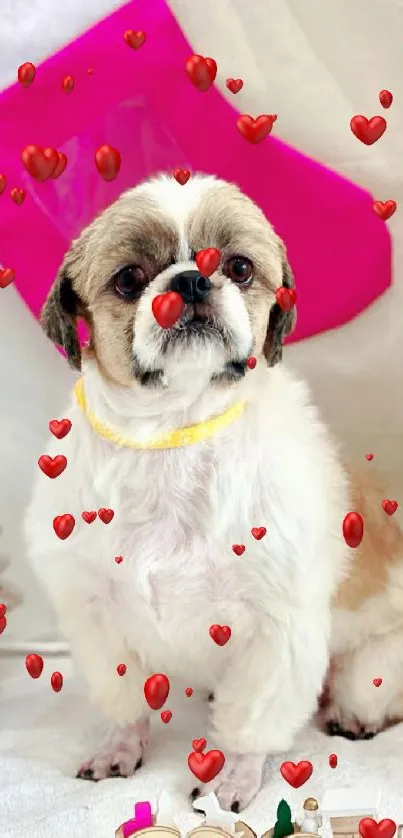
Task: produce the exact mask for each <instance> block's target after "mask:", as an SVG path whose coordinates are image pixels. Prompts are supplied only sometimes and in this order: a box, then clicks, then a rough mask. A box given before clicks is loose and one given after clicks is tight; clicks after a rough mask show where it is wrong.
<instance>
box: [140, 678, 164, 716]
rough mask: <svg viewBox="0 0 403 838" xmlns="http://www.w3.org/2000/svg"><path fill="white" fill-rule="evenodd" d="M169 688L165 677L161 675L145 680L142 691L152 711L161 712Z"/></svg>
mask: <svg viewBox="0 0 403 838" xmlns="http://www.w3.org/2000/svg"><path fill="white" fill-rule="evenodd" d="M170 686H171V685H170V683H169V680H168V678H167V676H166V675H163V674H161V673H157V674H156V675H150V677H149V678H147V681H145V683H144V687H143V689H144V695H145V697H146V702H147V704H148V705H149V707H151V708H152V710H161V707H162V706H163V705H164V704H165V702H166V700H167V698H168V695H169V690H170Z"/></svg>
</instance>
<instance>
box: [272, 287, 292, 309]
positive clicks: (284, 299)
mask: <svg viewBox="0 0 403 838" xmlns="http://www.w3.org/2000/svg"><path fill="white" fill-rule="evenodd" d="M276 302H277V304H278V305H279V306H280V308H281V311H291V310H292V309H293V308H294V306H295V303H296V302H297V294H296V291H295V289H294V288H284V286H283V285H282V286H281V288H277V291H276Z"/></svg>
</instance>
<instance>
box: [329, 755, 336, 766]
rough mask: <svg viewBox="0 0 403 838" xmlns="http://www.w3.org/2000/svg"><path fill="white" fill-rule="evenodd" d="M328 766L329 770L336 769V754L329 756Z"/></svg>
mask: <svg viewBox="0 0 403 838" xmlns="http://www.w3.org/2000/svg"><path fill="white" fill-rule="evenodd" d="M329 765H330V768H337V754H330V756H329Z"/></svg>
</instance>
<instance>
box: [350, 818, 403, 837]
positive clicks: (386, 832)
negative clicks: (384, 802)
mask: <svg viewBox="0 0 403 838" xmlns="http://www.w3.org/2000/svg"><path fill="white" fill-rule="evenodd" d="M358 831H359V833H360V835H361V838H393V836H394V834H395V832H396V824H395V822H394V821H392V820H390V818H384V819H383V820H382V821H379V823H377V822H376V821H374V819H373V818H362V819H361V820H360V822H359V824H358Z"/></svg>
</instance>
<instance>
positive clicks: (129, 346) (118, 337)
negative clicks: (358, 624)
mask: <svg viewBox="0 0 403 838" xmlns="http://www.w3.org/2000/svg"><path fill="white" fill-rule="evenodd" d="M211 247H213V248H218V249H219V251H220V253H221V261H220V265H219V267H218V269H217V270H216V271H215V272H214V273H213V274H212V275H211V276H210V278H209V279H208V278H207V279H206V277H204V276H202V275H201V274H200V273H199V272H198V271H197V269H196V263H195V253H196V252H197V251H200V250H201V249H206V248H211ZM292 284H293V281H292V274H291V271H290V268H289V265H288V264H287V260H286V256H285V250H284V246H283V244H282V242H281V241H280V239H279V238H278V237H277V235H276V234H275V233H274V231H273V229H272V227H271V226H270V224H269V223H268V221H267V220H266V218H265V217H264V215H263V213H262V212H261V211H260V209H259V208H258V207H257V206H256V205H255V204H254V203H253V202H252V201H250V200H249V199H248V198H247V197H245V196H244V195H243V194H242V193H241V192H240V191H239V190H238V189H237V188H236V187H235V186H233V185H230V184H227V183H225V182H222V181H219V180H216V179H214V178H213V177H205V176H193V177H192V179H191V180H190V181H189V182H188V184H186V185H185V186H179V185H178V184H177V183H176V181H175V180H174V179H172V178H170V177H167V176H160V177H158V178H155V179H153V180H151V181H149V182H146V183H143V184H141V185H140V186H138V187H137V188H135V189H132V190H130V191H128V192H126V193H125V194H123V195H122V196H121V197H120V198H119V200H118V201H116V203H114V204H113V205H112V206H110V207H109V208H108V209H106V210H105V212H104V213H102V215H101V216H100V217H98V218H97V219H96V220H95V221H94V222H93V223H92V224H91V225H90V226H89V227H88V228H87V229H86V230H84V232H83V233H82V235H81V236H80V237H79V239H78V240H77V241H75V242H74V244H73V246H72V249H71V250H70V252H69V253H68V254H67V256H66V258H65V261H64V263H63V265H62V268H61V270H60V273H59V276H58V278H57V280H56V282H55V284H54V286H53V288H52V290H51V292H50V295H49V297H48V300H47V302H46V304H45V307H44V312H43V318H42V319H43V325H44V327H45V330H46V331H47V333H48V335H49V336H50V337H51V338H52V340H53V341H54V342H55V343H58V344H61V345H62V346H63V347H64V348H65V350H66V353H67V355H68V357H69V360H70V362H71V363H72V364H73V365H74V366H75V367H76V368H81V371H82V377H83V378H82V388H81V390H80V393H79V403H78V402H77V399H76V397H74V398H73V400H72V401H71V403H70V405H69V407H68V408H67V409H66V413H65V416H66V417H68V418H69V419H70V420H71V422H72V428H71V431H70V432H69V434H68V435H67V436H66V437H65V438H64V439H63V440H61V441H59V440H57V439H52V441H51V443H50V444H49V448H48V454H50V455H52V456H55V455H56V454H65V455H66V457H67V459H68V466H67V468H66V470H65V471H64V472H63V474H61V476H60V477H58V478H57V479H55V480H49V479H48V478H47V477H45V476H44V475H43V474H41V473H39V476H38V479H37V483H36V486H35V491H34V497H33V501H32V503H31V506H30V509H29V512H28V517H27V521H26V533H27V542H28V550H29V554H30V559H31V562H32V564H33V566H34V568H35V570H36V572H37V574H38V576H39V577H40V578H41V580H42V582H43V584H44V586H45V587H46V588H47V590H48V593H49V595H50V597H51V600H52V602H53V605H54V607H55V609H56V612H57V614H58V617H59V620H60V627H61V630H62V631H63V632H64V634H65V636H66V637H67V638H68V640H69V642H70V644H71V650H72V654H73V656H74V660H75V662H76V663H77V665H78V666H79V667H80V668H81V670H82V672H83V673H84V675H85V677H86V679H87V681H88V685H89V688H90V693H91V697H92V699H93V701H94V702H96V703H97V704H98V705H99V706H100V707H101V708H102V709H103V710H104V711H105V713H106V714H107V715H108V716H109V717H110V718H111V719H112V720H113V721H114V722H115V724H116V727H115V729H114V733H113V735H112V736H111V738H110V739H109V740H108V741H107V742H105V743H104V744H103V746H102V747H101V748H100V751H99V753H98V754H97V755H96V756H95V757H94V758H93V759H92V760H90V761H89V762H88V763H86V764H85V765H84V766H82V768H81V769H80V772H79V776H81V777H84V778H88V779H94V780H97V779H102V778H104V777H108V776H116V775H117V774H121V775H125V776H126V775H129V774H131V773H132V772H133V771H134V770H135V768H136V767H138V766H139V764H141V758H142V754H143V749H144V747H145V745H146V742H147V735H148V733H147V731H148V719H149V714H150V712H152V711H150V708H149V707H148V705H147V703H146V700H145V697H144V692H143V685H144V682H145V680H146V679H147V678H148V677H149V676H150V675H152V674H153V673H160V672H162V673H166V674H167V676H168V677H169V678H170V677H175V676H179V677H181V678H183V679H185V680H186V682H187V683H188V684H189V685H191V686H192V687H202V688H205V689H207V690H208V691H210V692H213V694H214V700H213V701H212V704H211V731H210V738H209V739H208V743H209V744H208V747H209V748H211V747H217V748H220V749H222V750H223V752H224V754H225V758H226V762H225V766H224V769H223V770H222V771H221V773H220V774H219V775H218V776H217V777H216V779H215V780H214V781H213V783H212V786H210V787H209V788H213V789H214V791H216V793H217V795H218V797H219V799H220V802H221V805H223V806H224V807H228V808H229V807H232V808H233V809H234V810H237V809H238V808H243V807H244V806H245V805H246V804H248V803H249V801H250V800H251V799H252V798H253V796H254V795H255V794H256V792H257V791H258V790H259V788H260V785H261V779H262V770H263V766H264V762H265V758H266V756H267V755H268V754H272V753H275V752H283V751H287V750H288V749H289V748H291V746H292V744H293V741H294V737H295V735H296V734H297V733H298V731H299V730H300V729H301V727H302V726H303V725H304V724H305V722H307V720H309V719H310V717H312V715H313V714H314V712H315V710H316V707H317V700H318V696H319V695H320V693H321V690H322V686H323V681H324V678H325V675H326V672H327V667H328V656H329V644H330V631H331V603H332V598H333V597H334V596H335V595H336V593H337V591H338V589H339V584H340V582H341V580H342V578H343V576H346V574H347V573H348V567H349V558H351V556H352V555H353V551H351V550H350V549H349V548H348V547H347V546H346V544H345V542H344V540H343V535H342V521H343V518H344V516H345V515H346V513H347V512H348V511H349V509H350V506H349V504H350V500H349V490H348V479H347V476H346V473H345V471H344V469H343V468H342V466H341V464H340V462H339V459H338V454H337V452H336V449H335V447H334V444H333V442H332V440H331V439H330V437H329V435H328V432H327V430H326V428H325V427H324V425H323V424H322V422H321V420H320V418H319V417H318V414H317V411H316V409H315V408H314V407H313V406H312V405H311V403H310V397H309V393H308V390H307V388H306V386H305V384H304V383H302V382H301V381H298V380H296V378H295V377H294V376H293V375H292V374H291V373H290V372H289V371H287V370H286V369H285V368H284V367H283V366H282V365H281V364H279V363H278V362H279V361H280V360H281V342H282V339H283V337H284V335H285V334H286V333H287V332H289V331H290V329H291V326H292V315H291V313H289V312H284V311H282V309H281V308H280V307H279V305H278V303H277V302H276V297H275V292H276V289H278V288H279V287H281V286H284V287H286V288H289V287H291V286H292ZM170 289H171V290H172V289H173V290H175V291H177V292H178V293H180V294H181V295H182V297H183V300H184V302H185V308H184V311H183V314H182V315H181V316H180V318H179V320H178V321H177V323H176V324H175V325H174V326H173V327H172V328H170V329H163V328H161V327H160V326H159V325H158V323H157V322H156V320H155V318H154V316H153V313H152V302H153V299H154V298H155V297H156V295H158V294H161V293H163V292H166V291H168V290H170ZM78 317H82V318H84V319H85V320H86V321H87V324H88V326H89V329H90V335H91V337H90V342H89V346H88V348H87V349H86V350H84V351H83V353H82V357H81V353H80V349H79V346H78V343H77V336H76V320H77V318H78ZM251 355H254V356H255V357H256V358H257V365H256V367H255V368H254V369H249V367H248V366H247V359H248V358H249V356H251ZM183 429H187V430H186V431H185V432H183ZM100 507H101V508H102V507H106V508H111V509H113V510H114V518H113V520H112V521H111V522H110V523H109V524H104V523H102V522H101V521H100V520H99V519H97V520H96V521H95V522H93V523H91V524H88V523H86V522H85V521H84V520H83V519H82V517H81V515H82V512H83V511H90V510H97V509H98V508H100ZM65 513H68V514H70V515H73V516H74V518H75V522H76V523H75V528H74V531H73V533H72V534H71V535H70V537H68V538H66V539H65V540H61V539H59V538H58V537H57V536H56V535H55V532H54V530H53V526H52V521H53V519H54V518H55V517H56V516H61V515H63V514H65ZM260 527H264V528H266V534H265V535H264V536H263V537H262V538H260V539H257V538H255V537H253V535H252V533H251V530H252V529H253V528H260ZM233 545H244V546H245V551H244V552H243V554H242V555H237V554H236V553H235V552H234V551H233V549H232V547H233ZM238 552H239V551H238ZM119 556H122V557H123V559H122V561H121V562H120V563H119V564H118V563H116V562H115V557H119ZM212 624H219V625H227V626H230V628H231V631H232V634H231V638H230V640H229V641H228V642H227V644H226V645H225V646H222V647H220V646H218V645H217V644H216V643H214V642H213V640H212V638H211V636H210V633H209V628H210V626H211V625H212ZM347 642H348V639H347V640H346V643H347ZM338 652H340V649H338ZM120 663H124V664H126V666H127V671H126V674H125V675H124V677H119V675H118V674H117V671H116V670H117V666H118V665H119V664H120ZM374 675H376V673H374ZM372 677H373V676H372ZM372 690H373V687H372ZM375 692H378V693H379V690H378V691H375ZM336 710H337V708H336V709H335V708H334V707H333V710H332V712H333V717H332V718H333V721H335V720H337V721H338V722H340V718H339V717H337V713H336ZM329 718H330V717H329V716H328V720H329ZM213 743H214V744H213Z"/></svg>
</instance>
